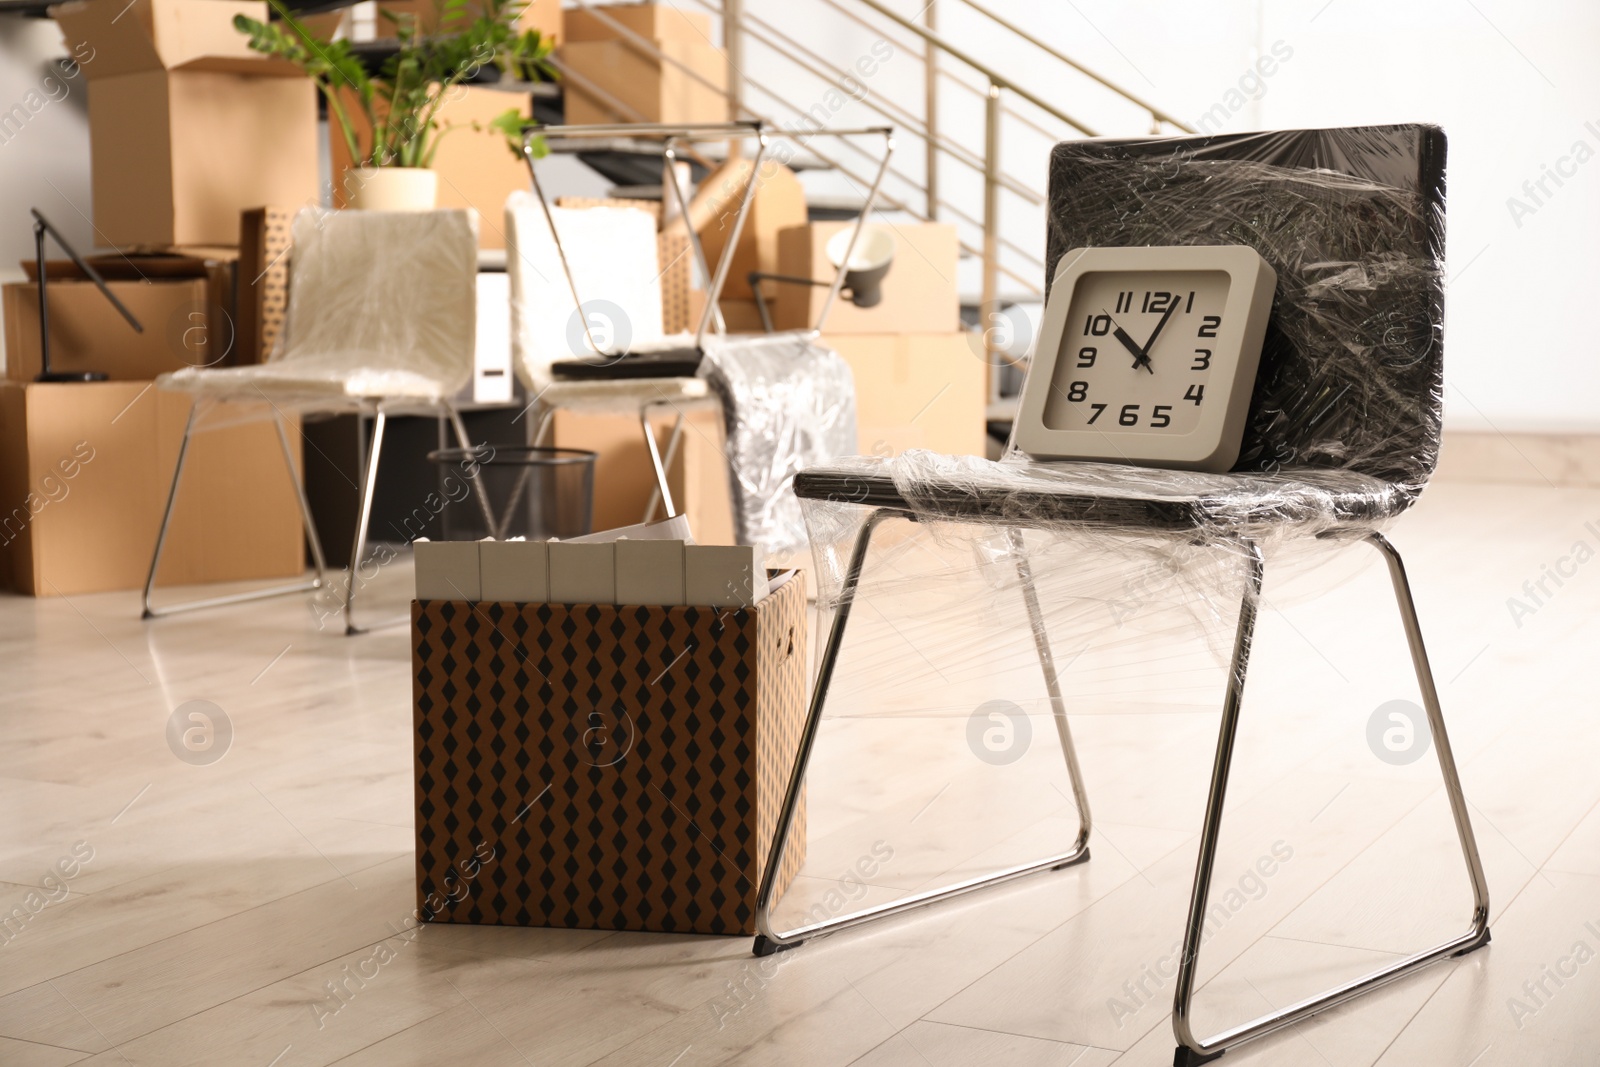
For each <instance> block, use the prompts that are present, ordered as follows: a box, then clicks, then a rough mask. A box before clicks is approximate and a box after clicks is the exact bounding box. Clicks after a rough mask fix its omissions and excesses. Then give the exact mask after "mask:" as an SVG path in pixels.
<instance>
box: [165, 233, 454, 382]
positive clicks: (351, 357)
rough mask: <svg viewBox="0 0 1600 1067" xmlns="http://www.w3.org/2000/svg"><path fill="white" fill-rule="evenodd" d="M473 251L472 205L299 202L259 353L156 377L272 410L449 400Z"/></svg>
mask: <svg viewBox="0 0 1600 1067" xmlns="http://www.w3.org/2000/svg"><path fill="white" fill-rule="evenodd" d="M477 259H478V234H477V216H476V214H475V213H473V212H470V211H425V212H381V211H331V210H327V209H324V208H306V209H304V210H302V211H301V212H299V213H298V214H297V215H296V216H295V219H294V253H293V261H292V265H291V269H290V280H289V308H288V315H287V320H286V323H285V328H284V333H283V336H282V337H281V338H280V339H279V342H278V345H277V346H276V347H275V348H274V350H273V352H272V354H271V356H270V357H269V359H268V361H267V362H266V363H263V364H259V365H255V366H245V367H223V368H215V369H198V368H187V369H185V370H181V371H177V372H175V373H172V374H166V375H163V376H162V377H161V378H160V380H159V384H160V386H161V387H162V388H164V389H176V390H183V391H187V392H194V393H203V394H210V395H216V396H220V395H227V396H241V397H261V398H265V399H270V400H271V401H272V403H274V404H275V405H278V406H280V407H316V406H321V405H325V404H328V403H336V402H338V401H339V400H342V399H343V400H348V399H354V398H385V397H396V398H405V399H413V400H435V399H438V398H440V397H448V396H451V395H453V394H455V393H456V392H458V391H460V389H461V388H462V387H463V386H465V385H466V383H467V382H468V380H470V378H471V377H472V362H473V343H474V336H475V331H476V327H477V296H476V284H477V271H478V266H477Z"/></svg>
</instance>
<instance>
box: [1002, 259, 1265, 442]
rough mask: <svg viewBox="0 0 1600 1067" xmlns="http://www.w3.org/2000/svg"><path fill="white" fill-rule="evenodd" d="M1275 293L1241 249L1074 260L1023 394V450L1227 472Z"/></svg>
mask: <svg viewBox="0 0 1600 1067" xmlns="http://www.w3.org/2000/svg"><path fill="white" fill-rule="evenodd" d="M1276 286H1277V275H1276V274H1275V273H1274V272H1273V270H1272V267H1271V266H1269V265H1268V264H1267V262H1266V260H1264V259H1262V258H1261V256H1260V254H1259V253H1257V252H1256V251H1255V250H1254V249H1253V248H1250V247H1248V246H1245V245H1184V246H1173V247H1160V246H1141V247H1134V248H1080V249H1075V250H1073V251H1071V252H1068V253H1067V254H1066V255H1065V256H1063V257H1062V258H1061V262H1060V263H1059V265H1058V266H1057V268H1056V276H1055V279H1054V282H1053V284H1052V286H1051V289H1050V297H1049V299H1048V300H1047V301H1046V303H1045V311H1044V323H1043V326H1042V328H1041V329H1040V332H1039V344H1038V347H1037V348H1036V350H1035V352H1034V356H1033V366H1032V367H1031V369H1030V370H1029V372H1028V377H1027V381H1026V382H1025V383H1024V384H1023V389H1022V400H1021V403H1020V404H1019V405H1018V411H1017V424H1016V433H1015V441H1016V444H1017V447H1018V448H1020V449H1021V450H1022V451H1023V452H1026V453H1028V454H1029V455H1031V456H1034V457H1035V458H1039V459H1089V460H1104V461H1107V462H1113V463H1132V464H1143V465H1146V466H1157V467H1177V468H1186V469H1193V470H1206V471H1225V470H1228V469H1229V468H1230V467H1231V466H1232V465H1233V463H1234V461H1235V460H1236V459H1237V458H1238V455H1239V443H1240V440H1241V439H1242V437H1243V435H1244V424H1245V419H1246V416H1247V415H1248V412H1249V407H1250V395H1251V393H1252V391H1253V389H1254V386H1255V376H1256V366H1257V364H1258V363H1259V362H1260V358H1261V343H1262V340H1263V338H1264V337H1265V336H1266V329H1267V318H1268V315H1269V314H1270V312H1271V310H1272V294H1273V290H1274V289H1275V288H1276Z"/></svg>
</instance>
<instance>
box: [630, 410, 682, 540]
mask: <svg viewBox="0 0 1600 1067" xmlns="http://www.w3.org/2000/svg"><path fill="white" fill-rule="evenodd" d="M658 406H660V405H659V403H658V402H656V401H652V402H650V403H648V404H645V405H644V406H643V407H641V408H640V409H639V426H640V428H642V429H643V430H644V447H645V448H646V449H647V450H648V451H649V453H650V465H651V467H652V468H654V470H655V475H656V492H657V493H658V494H660V499H661V502H662V503H663V504H664V505H666V509H667V518H669V519H670V518H672V517H673V516H674V515H676V514H677V513H678V509H677V507H676V506H675V505H674V504H673V503H672V488H671V486H669V485H667V468H666V466H665V465H664V464H663V463H662V462H661V449H660V448H659V447H658V446H657V444H656V433H655V431H654V430H653V429H651V428H650V409H651V408H653V407H658ZM678 417H679V419H682V418H683V416H682V415H679V416H678ZM655 510H656V505H655V501H654V500H652V501H651V503H650V513H652V514H653V513H654V512H655Z"/></svg>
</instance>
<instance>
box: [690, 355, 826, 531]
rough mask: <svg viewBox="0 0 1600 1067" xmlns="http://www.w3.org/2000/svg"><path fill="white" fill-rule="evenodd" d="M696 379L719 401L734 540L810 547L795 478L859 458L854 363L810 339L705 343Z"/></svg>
mask: <svg viewBox="0 0 1600 1067" xmlns="http://www.w3.org/2000/svg"><path fill="white" fill-rule="evenodd" d="M703 347H704V352H705V356H704V358H703V360H702V361H701V364H700V376H701V377H702V378H704V379H706V380H707V382H708V383H709V385H710V387H711V391H712V392H713V393H715V394H716V396H717V398H718V399H719V400H720V401H721V402H722V418H723V426H724V432H725V437H726V441H727V457H728V464H729V471H730V477H729V485H730V487H731V491H732V496H733V514H734V524H735V535H736V536H737V538H738V541H739V543H740V544H745V545H760V546H761V547H762V548H764V549H765V550H766V551H767V552H768V553H769V554H772V555H784V554H787V553H793V552H802V551H804V550H805V548H806V543H807V540H806V525H805V519H804V517H803V516H802V515H801V512H800V502H799V501H798V500H797V499H795V494H794V488H793V482H794V478H795V475H796V474H798V473H799V472H800V471H802V470H804V469H806V468H807V467H812V466H816V465H818V464H823V463H829V462H831V461H833V460H836V459H838V458H839V457H840V456H848V455H850V454H851V453H853V452H855V451H856V447H857V444H856V392H855V378H854V377H853V376H852V375H851V373H850V365H849V364H848V363H846V362H845V361H844V359H843V357H841V356H840V355H839V354H838V353H837V352H835V351H833V350H832V349H831V348H828V347H826V346H825V345H823V344H821V343H820V342H819V341H818V339H817V338H816V336H815V335H813V334H810V333H777V334H765V335H754V336H726V335H713V336H708V337H707V338H706V339H705V343H704V346H703Z"/></svg>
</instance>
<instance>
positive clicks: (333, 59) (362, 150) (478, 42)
mask: <svg viewBox="0 0 1600 1067" xmlns="http://www.w3.org/2000/svg"><path fill="white" fill-rule="evenodd" d="M269 2H270V3H271V5H272V8H273V10H274V11H275V12H276V13H277V15H278V19H277V20H276V21H272V22H260V21H258V20H256V19H252V18H249V17H248V16H245V15H237V16H235V17H234V20H233V23H234V26H235V28H236V29H238V30H239V31H240V32H241V33H245V34H248V35H249V37H250V47H251V48H252V49H253V50H254V51H257V52H261V53H263V54H264V55H268V56H271V57H273V58H276V59H283V60H286V61H288V62H290V63H293V64H295V65H296V66H298V67H300V69H302V70H304V71H305V72H306V74H307V75H309V76H310V77H311V79H312V80H313V81H314V82H315V83H316V85H317V89H318V90H319V91H320V92H321V93H322V96H323V98H324V99H325V100H326V101H327V105H328V118H329V121H330V122H331V123H333V125H334V127H335V129H336V130H337V131H338V134H339V136H340V137H341V138H342V139H343V142H344V146H345V148H346V150H347V151H348V152H349V154H350V160H351V163H352V167H351V170H350V172H349V173H348V174H347V176H346V193H347V197H346V200H347V203H348V204H349V206H350V207H356V208H372V209H377V210H391V211H392V210H427V209H430V208H432V207H433V206H434V203H435V201H436V198H437V193H438V175H436V174H435V173H434V172H433V171H432V170H430V169H429V168H430V167H431V165H432V163H433V158H434V154H435V153H436V152H437V151H438V150H439V141H440V140H441V139H442V138H443V137H444V136H445V135H446V134H448V133H450V132H452V131H453V130H455V129H459V128H460V127H458V126H454V125H449V124H441V122H440V119H439V112H440V109H441V108H443V107H444V106H445V104H446V103H448V101H449V100H450V98H451V96H452V94H453V92H455V91H456V89H457V87H458V86H460V85H463V84H464V83H468V82H472V81H477V80H484V79H485V78H486V77H494V76H498V75H509V76H510V77H512V78H514V79H517V80H519V81H540V80H553V79H554V78H555V71H554V69H553V68H552V66H551V65H550V62H549V55H550V51H551V49H550V44H549V42H548V41H546V40H544V39H543V38H542V37H541V35H540V33H539V31H538V30H520V29H519V28H518V26H517V19H518V16H519V15H521V13H522V10H523V9H524V7H526V4H525V3H524V2H523V0H479V2H478V3H477V4H476V5H475V6H474V9H473V10H472V11H469V10H468V0H434V13H435V18H434V19H433V21H432V26H433V27H434V29H432V30H431V32H425V31H424V29H423V27H422V26H421V25H420V24H419V20H418V19H417V17H416V16H415V15H413V14H408V13H400V14H395V13H393V12H389V11H380V13H381V15H382V17H383V18H385V19H386V20H387V21H388V22H389V23H391V24H392V25H393V27H394V38H395V44H396V50H395V52H394V54H393V55H391V56H389V57H388V58H387V59H385V60H384V61H383V63H382V65H381V66H380V67H379V68H378V70H377V72H376V73H375V74H374V73H369V71H368V70H367V67H366V65H365V64H364V63H363V62H362V59H361V57H360V56H358V55H357V54H356V52H355V50H354V49H353V48H351V46H350V42H349V41H346V40H336V41H324V40H319V39H318V38H317V37H316V36H315V35H313V34H312V33H311V31H310V30H309V29H308V28H307V27H306V26H305V24H304V23H302V22H300V21H299V20H298V19H296V18H295V17H294V15H293V14H291V13H290V12H289V10H288V9H287V8H286V7H285V6H284V4H283V0H269ZM525 121H526V120H525V118H524V116H523V115H522V113H521V112H520V111H519V110H518V109H516V108H509V109H507V110H506V111H505V112H503V113H502V114H501V115H499V116H498V117H497V118H496V119H495V120H494V121H493V122H491V123H489V124H488V126H489V127H492V129H493V130H494V131H497V132H498V133H499V134H501V135H503V136H504V137H505V138H506V140H507V142H508V145H509V146H510V147H511V150H512V151H513V152H516V153H517V154H518V155H520V154H521V151H522V132H521V131H522V125H523V123H524V122H525ZM474 126H475V127H476V128H479V129H483V127H478V126H477V124H474ZM364 138H365V139H364ZM535 148H536V151H539V154H541V155H542V154H543V153H542V148H543V146H542V143H540V144H538V145H536V146H535Z"/></svg>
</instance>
